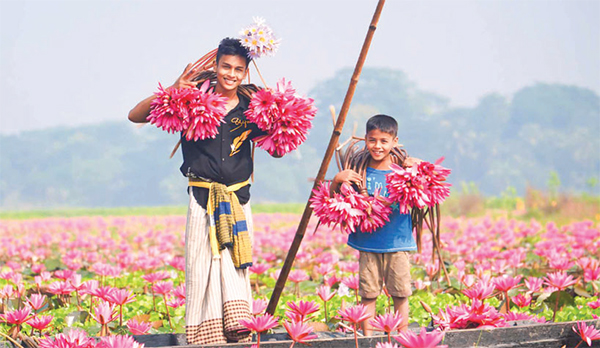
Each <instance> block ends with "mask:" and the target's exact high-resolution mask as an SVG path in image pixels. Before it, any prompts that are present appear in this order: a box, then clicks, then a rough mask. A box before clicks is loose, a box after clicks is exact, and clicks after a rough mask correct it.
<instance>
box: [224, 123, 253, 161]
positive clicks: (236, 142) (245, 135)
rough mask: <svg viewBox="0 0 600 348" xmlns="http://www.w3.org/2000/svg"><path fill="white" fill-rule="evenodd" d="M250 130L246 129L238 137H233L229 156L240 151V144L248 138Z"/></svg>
mask: <svg viewBox="0 0 600 348" xmlns="http://www.w3.org/2000/svg"><path fill="white" fill-rule="evenodd" d="M251 132H252V129H248V130H247V131H244V132H243V133H242V134H240V135H239V136H238V137H236V138H235V139H233V142H232V143H231V152H230V153H229V157H231V156H233V155H235V154H237V153H238V152H240V147H241V146H242V144H243V143H244V141H245V140H246V139H248V135H249V134H250V133H251Z"/></svg>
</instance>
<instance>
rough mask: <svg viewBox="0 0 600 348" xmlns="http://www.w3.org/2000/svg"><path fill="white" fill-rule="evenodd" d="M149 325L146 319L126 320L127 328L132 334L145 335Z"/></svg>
mask: <svg viewBox="0 0 600 348" xmlns="http://www.w3.org/2000/svg"><path fill="white" fill-rule="evenodd" d="M151 327H152V326H151V325H150V323H149V322H147V321H138V320H136V319H129V320H128V321H127V328H128V329H129V332H131V334H132V335H146V334H147V333H148V331H150V328H151Z"/></svg>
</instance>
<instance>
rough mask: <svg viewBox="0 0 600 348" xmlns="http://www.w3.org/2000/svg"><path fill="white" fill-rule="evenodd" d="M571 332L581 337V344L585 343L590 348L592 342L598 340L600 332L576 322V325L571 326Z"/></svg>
mask: <svg viewBox="0 0 600 348" xmlns="http://www.w3.org/2000/svg"><path fill="white" fill-rule="evenodd" d="M573 331H575V333H576V334H578V335H579V337H581V341H582V342H583V341H585V343H587V344H588V346H590V347H591V346H592V341H596V340H600V331H598V330H597V329H596V328H595V327H593V326H588V325H587V324H586V323H584V322H581V321H578V322H577V325H576V326H573ZM579 344H581V342H580V343H579ZM579 344H578V345H577V346H579Z"/></svg>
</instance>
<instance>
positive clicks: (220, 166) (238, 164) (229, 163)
mask: <svg viewBox="0 0 600 348" xmlns="http://www.w3.org/2000/svg"><path fill="white" fill-rule="evenodd" d="M238 98H239V100H240V101H239V103H238V105H237V106H236V107H235V108H233V109H232V110H231V111H229V113H228V114H227V115H226V116H225V123H222V124H221V125H220V126H219V134H217V136H216V137H215V138H214V139H204V140H198V141H193V140H192V141H187V140H186V139H185V137H184V136H182V137H181V151H182V153H183V165H182V166H181V173H183V175H184V176H187V177H191V178H199V179H208V180H212V181H216V182H219V183H222V184H225V185H227V186H229V185H233V184H237V183H240V182H243V181H245V180H247V179H248V178H250V175H252V171H253V169H254V164H253V163H252V146H251V140H252V139H254V138H256V137H257V136H260V135H264V134H265V132H263V131H261V130H260V129H259V128H258V126H256V124H254V123H250V122H249V121H248V120H247V119H246V116H245V115H244V111H246V109H248V104H249V103H250V100H249V99H248V98H246V97H245V96H243V95H242V94H239V93H238ZM192 191H193V193H194V197H195V198H196V201H198V204H200V205H201V206H202V207H203V208H205V209H206V202H207V200H208V189H204V188H200V187H192ZM236 194H237V196H238V199H239V201H240V203H241V204H245V203H247V202H248V200H250V185H247V186H244V187H243V188H241V189H239V190H238V191H236Z"/></svg>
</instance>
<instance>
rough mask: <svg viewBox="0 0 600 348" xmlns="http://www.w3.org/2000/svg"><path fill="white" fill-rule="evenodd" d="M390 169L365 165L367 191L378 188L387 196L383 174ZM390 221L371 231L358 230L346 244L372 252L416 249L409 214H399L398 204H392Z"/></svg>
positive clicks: (372, 192)
mask: <svg viewBox="0 0 600 348" xmlns="http://www.w3.org/2000/svg"><path fill="white" fill-rule="evenodd" d="M391 172H392V171H391V170H379V169H374V168H370V167H367V192H368V193H369V195H371V196H372V195H374V194H375V190H376V189H380V190H381V191H380V193H379V194H380V195H382V196H385V197H387V195H388V192H387V188H386V187H385V185H386V182H385V176H386V174H388V173H391ZM389 218H390V221H389V222H388V223H386V224H385V225H384V226H382V227H380V228H379V229H377V230H375V231H374V232H373V233H362V232H360V231H358V232H355V233H351V234H350V235H349V236H348V245H349V246H351V247H353V248H354V249H357V250H360V251H368V252H372V253H391V252H396V251H409V250H417V245H416V244H415V239H414V238H413V235H412V220H411V217H410V214H400V212H399V209H398V204H394V205H392V213H391V214H390V216H389Z"/></svg>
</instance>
